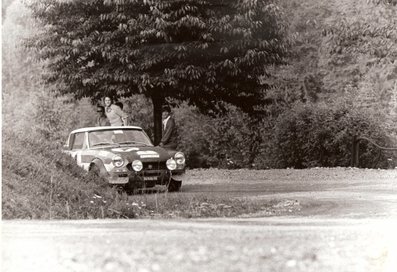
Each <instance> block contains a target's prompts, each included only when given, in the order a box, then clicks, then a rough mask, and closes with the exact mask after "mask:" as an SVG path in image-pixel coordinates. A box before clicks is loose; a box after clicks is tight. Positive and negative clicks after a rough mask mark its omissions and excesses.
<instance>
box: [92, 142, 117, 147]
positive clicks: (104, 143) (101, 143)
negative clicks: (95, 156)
mask: <svg viewBox="0 0 397 272" xmlns="http://www.w3.org/2000/svg"><path fill="white" fill-rule="evenodd" d="M115 144H116V143H109V142H100V143H95V144H92V145H91V146H98V145H115Z"/></svg>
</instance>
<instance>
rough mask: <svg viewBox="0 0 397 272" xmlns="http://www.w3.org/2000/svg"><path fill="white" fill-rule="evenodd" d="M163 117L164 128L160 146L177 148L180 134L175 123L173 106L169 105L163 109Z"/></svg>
mask: <svg viewBox="0 0 397 272" xmlns="http://www.w3.org/2000/svg"><path fill="white" fill-rule="evenodd" d="M162 118H163V126H162V127H163V129H162V132H163V133H162V134H163V137H162V138H161V141H160V144H159V146H161V147H164V148H166V149H176V147H177V145H178V143H177V140H178V134H177V129H176V125H175V120H174V117H173V116H172V114H171V108H170V107H169V106H164V107H163V111H162Z"/></svg>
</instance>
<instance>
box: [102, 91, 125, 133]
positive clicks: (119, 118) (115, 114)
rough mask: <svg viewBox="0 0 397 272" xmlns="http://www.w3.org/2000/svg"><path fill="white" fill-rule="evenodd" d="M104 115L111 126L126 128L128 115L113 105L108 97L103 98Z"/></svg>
mask: <svg viewBox="0 0 397 272" xmlns="http://www.w3.org/2000/svg"><path fill="white" fill-rule="evenodd" d="M105 114H106V117H107V118H108V119H109V122H110V125H111V126H123V125H124V126H127V125H128V114H127V113H125V112H124V111H123V110H122V109H121V108H120V107H119V106H117V105H115V104H113V102H112V99H111V98H110V97H105Z"/></svg>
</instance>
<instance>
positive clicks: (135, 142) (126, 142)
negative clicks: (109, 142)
mask: <svg viewBox="0 0 397 272" xmlns="http://www.w3.org/2000/svg"><path fill="white" fill-rule="evenodd" d="M118 144H141V145H145V146H147V145H148V144H147V143H143V142H137V141H125V142H120V143H118Z"/></svg>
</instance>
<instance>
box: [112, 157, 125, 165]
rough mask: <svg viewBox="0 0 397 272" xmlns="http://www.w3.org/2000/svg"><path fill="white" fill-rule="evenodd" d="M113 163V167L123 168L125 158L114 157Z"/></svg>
mask: <svg viewBox="0 0 397 272" xmlns="http://www.w3.org/2000/svg"><path fill="white" fill-rule="evenodd" d="M112 161H113V165H114V166H116V167H121V166H123V164H124V160H123V158H122V157H120V156H119V155H116V156H114V157H113V159H112Z"/></svg>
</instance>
